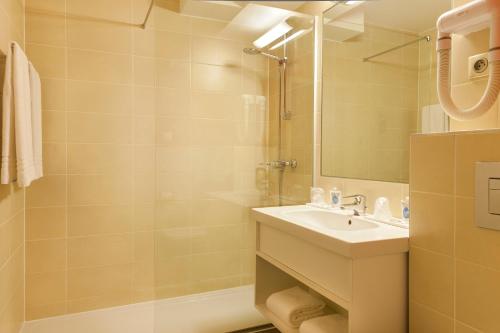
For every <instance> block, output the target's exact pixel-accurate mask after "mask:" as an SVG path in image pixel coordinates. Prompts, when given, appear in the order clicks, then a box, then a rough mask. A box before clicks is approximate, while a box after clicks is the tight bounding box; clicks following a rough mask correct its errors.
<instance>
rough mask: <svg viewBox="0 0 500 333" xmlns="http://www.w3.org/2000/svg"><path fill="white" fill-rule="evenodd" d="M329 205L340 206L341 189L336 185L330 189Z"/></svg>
mask: <svg viewBox="0 0 500 333" xmlns="http://www.w3.org/2000/svg"><path fill="white" fill-rule="evenodd" d="M330 205H331V206H332V208H340V206H342V191H340V190H338V189H337V188H336V187H334V188H333V189H332V190H331V191H330Z"/></svg>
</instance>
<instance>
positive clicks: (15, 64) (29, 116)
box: [0, 42, 41, 187]
mask: <svg viewBox="0 0 500 333" xmlns="http://www.w3.org/2000/svg"><path fill="white" fill-rule="evenodd" d="M33 73H34V72H33ZM36 76H37V75H34V77H36ZM31 89H34V91H33V96H35V100H32V92H31ZM36 89H40V83H39V81H38V82H36V81H34V82H33V87H32V84H31V82H30V64H29V61H28V58H27V57H26V54H25V53H24V51H23V50H22V49H21V47H20V46H19V45H18V44H17V43H16V42H12V45H11V47H10V48H9V49H8V52H7V60H6V66H5V79H4V87H3V101H2V106H3V110H2V163H1V167H0V182H1V183H2V184H8V183H10V182H12V181H13V180H15V179H17V184H18V185H19V186H20V187H26V186H29V185H30V184H31V182H32V181H33V180H35V179H37V178H38V177H39V176H41V175H38V174H37V172H36V171H35V170H36V167H35V155H34V149H33V148H34V147H33V144H34V141H33V140H34V139H35V140H37V147H38V148H37V149H39V152H37V154H39V156H41V120H40V118H41V113H40V112H41V111H40V110H39V109H41V107H40V100H41V97H40V96H41V92H40V91H37V90H36ZM33 106H35V107H36V108H37V109H33ZM33 112H35V117H34V118H35V122H36V123H37V124H38V123H39V124H40V128H39V133H37V134H35V135H33ZM37 126H38V125H37ZM38 140H40V142H38ZM40 160H41V158H40ZM40 162H41V161H40ZM39 173H41V169H40V172H39Z"/></svg>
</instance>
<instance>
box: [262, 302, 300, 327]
mask: <svg viewBox="0 0 500 333" xmlns="http://www.w3.org/2000/svg"><path fill="white" fill-rule="evenodd" d="M255 307H256V308H257V310H259V311H260V313H262V315H263V316H264V317H266V318H267V319H268V320H269V321H270V322H271V324H273V325H274V327H276V328H277V329H278V330H279V331H280V332H281V333H299V330H298V329H297V328H293V327H290V326H288V325H287V324H285V322H283V321H282V320H281V319H279V318H278V317H276V316H275V315H274V313H272V312H271V311H269V309H268V308H267V307H266V306H265V305H264V304H257V305H255Z"/></svg>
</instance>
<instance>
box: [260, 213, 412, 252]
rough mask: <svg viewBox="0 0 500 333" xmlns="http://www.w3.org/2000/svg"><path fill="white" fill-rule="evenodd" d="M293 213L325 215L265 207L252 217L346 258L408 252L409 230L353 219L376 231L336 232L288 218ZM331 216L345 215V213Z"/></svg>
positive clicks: (292, 217)
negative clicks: (373, 225)
mask: <svg viewBox="0 0 500 333" xmlns="http://www.w3.org/2000/svg"><path fill="white" fill-rule="evenodd" d="M294 211H323V212H325V211H326V210H324V209H320V208H313V207H309V206H305V205H299V206H280V207H265V208H254V209H252V216H253V217H254V218H255V219H256V220H257V221H258V222H260V223H263V224H265V225H269V226H270V227H273V228H275V229H279V230H282V231H284V232H286V233H289V234H291V235H294V236H296V237H298V238H302V239H304V240H307V241H309V242H312V243H314V244H316V245H318V246H321V247H323V248H326V249H328V250H331V251H334V252H336V253H338V254H340V255H343V256H345V257H350V258H363V257H373V256H379V255H387V254H395V253H402V252H408V249H409V244H408V239H409V231H408V229H404V228H400V227H396V226H392V225H389V224H385V223H381V222H375V221H372V220H369V219H365V218H363V217H357V216H353V217H352V218H353V219H362V220H364V221H369V222H370V223H373V224H375V225H376V226H377V227H376V228H370V229H363V230H336V229H330V228H326V227H321V226H317V225H313V224H311V223H308V222H307V221H304V220H303V219H300V218H298V217H294V216H291V215H288V214H287V213H290V212H294ZM330 213H331V214H342V212H330ZM342 215H346V214H342Z"/></svg>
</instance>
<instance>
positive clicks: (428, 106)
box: [321, 0, 451, 183]
mask: <svg viewBox="0 0 500 333" xmlns="http://www.w3.org/2000/svg"><path fill="white" fill-rule="evenodd" d="M450 8H451V3H450V0H419V1H416V2H415V1H409V0H404V1H401V0H380V1H343V2H338V3H336V4H335V5H334V6H333V7H331V8H330V9H329V10H327V11H326V12H325V13H324V15H323V35H322V42H323V44H322V45H323V47H322V67H323V69H322V71H323V73H322V77H323V80H322V108H321V117H322V118H321V119H322V124H321V133H322V135H321V141H322V142H321V143H322V146H321V174H322V176H329V177H340V178H355V179H367V180H378V181H385V182H399V183H408V178H409V171H408V169H409V138H410V135H411V134H412V133H431V132H445V131H447V130H448V126H449V125H448V124H449V120H448V117H447V116H446V115H445V113H444V112H443V110H442V109H441V107H440V105H439V102H438V98H437V94H436V83H435V82H436V51H435V36H436V29H435V25H436V20H437V18H438V17H439V15H441V14H442V13H444V12H445V11H447V10H449V9H450Z"/></svg>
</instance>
